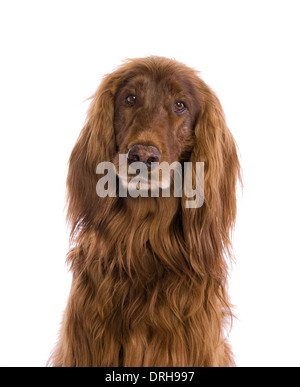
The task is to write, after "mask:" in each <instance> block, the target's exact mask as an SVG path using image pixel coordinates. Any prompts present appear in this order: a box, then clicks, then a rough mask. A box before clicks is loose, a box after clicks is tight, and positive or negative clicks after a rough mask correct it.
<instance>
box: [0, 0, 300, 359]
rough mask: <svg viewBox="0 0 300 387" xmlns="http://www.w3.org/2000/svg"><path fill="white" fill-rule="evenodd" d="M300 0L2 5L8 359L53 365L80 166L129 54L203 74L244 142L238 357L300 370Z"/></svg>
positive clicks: (1, 290) (237, 242)
mask: <svg viewBox="0 0 300 387" xmlns="http://www.w3.org/2000/svg"><path fill="white" fill-rule="evenodd" d="M299 6H300V4H299V1H292V0H282V1H276V0H272V1H267V0H259V1H256V0H251V1H250V0H249V1H247V0H236V1H231V0H221V1H214V0H209V1H208V0H207V1H201V0H197V1H193V0H185V1H182V0H181V1H177V0H171V1H169V0H159V1H157V0H151V1H137V0H130V1H113V0H109V1H108V0H107V1H100V0H99V1H89V0H82V1H75V0H72V1H66V0H59V1H54V0H51V1H50V0H49V1H46V0H43V1H41V0H39V1H30V0H27V1H14V0H6V1H5V0H4V1H1V3H0V39H1V46H0V50H1V52H0V55H1V59H0V66H1V70H0V82H1V83H0V111H1V114H0V133H1V139H0V141H1V142H0V153H1V154H0V157H1V160H0V168H1V175H0V178H1V191H0V195H1V201H0V206H1V209H0V210H1V211H0V219H1V222H0V227H1V232H0V237H1V246H0V256H1V266H0V314H1V315H0V365H1V366H4V365H8V366H44V365H45V363H46V361H47V359H48V356H49V353H50V351H51V349H52V348H53V346H54V343H55V341H56V337H57V332H58V329H59V323H60V320H61V315H62V312H63V310H64V308H65V304H66V300H67V296H68V292H69V286H70V280H71V276H70V274H68V273H67V267H66V266H65V265H64V260H65V255H66V253H67V251H68V232H67V229H66V226H65V219H64V200H65V178H66V171H67V161H68V157H69V155H70V152H71V150H72V147H73V145H74V143H75V140H76V138H77V136H78V134H79V131H80V130H81V127H82V125H83V122H84V119H85V113H86V110H87V107H88V103H87V102H84V101H85V99H86V98H88V97H89V96H91V94H92V93H93V92H94V90H95V89H96V87H97V86H98V84H99V82H100V80H101V78H102V76H103V75H104V74H105V73H109V72H111V71H112V70H113V69H114V68H115V67H116V66H118V65H119V64H120V63H121V62H122V60H123V59H125V58H134V57H140V56H146V55H151V54H154V55H162V56H167V57H172V58H175V59H177V60H179V61H181V62H184V63H186V64H187V65H189V66H190V67H193V68H196V69H197V70H200V71H201V74H202V78H203V79H204V80H205V81H206V82H207V83H208V84H209V85H210V86H211V87H212V88H213V89H214V90H215V91H216V93H217V95H218V96H219V98H220V100H221V103H222V105H223V108H224V110H225V114H226V118H227V121H228V125H229V127H230V129H231V131H232V133H233V135H234V137H235V139H236V141H237V143H238V146H239V151H240V155H241V164H242V166H243V177H244V186H245V187H244V191H243V193H242V192H241V190H239V202H238V218H237V223H236V229H235V234H234V250H235V257H236V263H235V264H234V265H233V268H232V276H231V280H230V294H231V297H232V301H233V303H234V304H235V305H236V309H235V313H236V315H237V317H238V320H236V321H235V323H234V326H233V329H232V332H231V335H230V338H231V341H232V345H233V349H234V352H235V355H236V361H237V365H238V366H300V350H299V348H300V280H299V274H300V264H299V259H300V246H299V239H300V234H299V231H300V225H299V223H300V205H299V199H300V184H299V179H300V173H299V169H300V142H299V139H300V135H299V132H300V99H299V90H300V77H299V71H300V58H299V51H300V50H299V47H300V43H299V40H300V23H299V12H300V11H299V9H300V8H299Z"/></svg>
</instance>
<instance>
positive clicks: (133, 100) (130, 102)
mask: <svg viewBox="0 0 300 387" xmlns="http://www.w3.org/2000/svg"><path fill="white" fill-rule="evenodd" d="M125 102H126V104H127V105H128V106H133V105H135V103H136V96H135V95H134V94H130V95H128V96H127V97H126V98H125Z"/></svg>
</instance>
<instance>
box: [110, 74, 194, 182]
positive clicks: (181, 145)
mask: <svg viewBox="0 0 300 387" xmlns="http://www.w3.org/2000/svg"><path fill="white" fill-rule="evenodd" d="M198 111H199V103H198V101H197V99H196V96H195V90H194V89H193V86H192V84H190V82H189V81H188V80H187V79H184V77H183V76H182V75H181V74H176V73H171V74H170V73H167V72H166V71H163V70H160V71H159V70H158V71H157V73H156V74H153V73H152V74H151V73H147V72H144V73H142V74H135V75H134V76H131V77H130V78H129V79H126V80H125V81H124V83H123V84H122V86H121V87H120V88H119V90H118V92H117V94H116V96H115V100H114V129H115V139H116V147H117V150H118V152H119V153H121V154H126V155H127V161H128V163H129V164H131V163H132V162H135V161H140V162H143V163H145V164H146V166H147V168H148V170H149V173H150V170H151V163H152V162H157V163H162V162H167V163H168V164H172V163H173V162H174V161H179V162H180V161H184V160H187V159H188V158H189V154H190V152H191V150H192V147H193V144H194V131H193V129H194V123H195V119H196V116H197V114H198ZM115 163H116V164H117V163H118V160H116V159H115ZM130 178H131V177H130V176H129V180H130ZM171 178H172V171H171ZM166 184H167V183H166V182H165V183H164V182H163V181H160V187H165V186H166Z"/></svg>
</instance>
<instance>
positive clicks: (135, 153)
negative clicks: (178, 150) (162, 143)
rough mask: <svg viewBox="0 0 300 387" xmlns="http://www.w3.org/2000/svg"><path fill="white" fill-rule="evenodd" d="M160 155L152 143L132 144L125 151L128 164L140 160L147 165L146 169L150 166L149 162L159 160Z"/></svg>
mask: <svg viewBox="0 0 300 387" xmlns="http://www.w3.org/2000/svg"><path fill="white" fill-rule="evenodd" d="M160 156H161V155H160V152H159V150H158V149H157V148H156V146H154V145H142V144H134V145H132V146H131V147H130V148H129V151H128V153H127V159H128V162H129V164H131V163H133V162H134V161H141V162H143V163H145V164H146V165H147V167H148V169H150V168H151V163H155V162H156V163H158V162H159V160H160Z"/></svg>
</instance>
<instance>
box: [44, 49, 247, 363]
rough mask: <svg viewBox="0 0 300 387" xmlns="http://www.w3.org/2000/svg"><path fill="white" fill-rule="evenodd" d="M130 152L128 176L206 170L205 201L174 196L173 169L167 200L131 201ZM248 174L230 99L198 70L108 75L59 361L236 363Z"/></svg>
mask: <svg viewBox="0 0 300 387" xmlns="http://www.w3.org/2000/svg"><path fill="white" fill-rule="evenodd" d="M120 155H123V158H124V160H125V161H126V165H125V171H127V170H129V168H132V169H133V170H134V168H133V166H134V164H135V163H140V164H139V165H140V168H139V169H141V165H142V166H143V168H144V169H145V168H146V171H147V174H148V176H151V174H153V168H152V165H154V164H155V165H156V166H157V165H160V164H163V163H164V162H165V164H166V163H167V164H168V165H171V164H172V163H177V164H178V165H179V166H183V165H184V164H185V163H187V164H189V165H190V166H191V176H192V178H193V179H194V180H195V179H196V177H197V176H196V175H197V173H196V164H197V163H203V165H204V174H203V184H204V200H203V203H201V205H200V206H196V207H194V208H193V207H192V206H187V202H189V201H191V198H190V197H189V198H188V197H187V195H186V192H185V191H184V190H183V192H182V195H181V197H177V196H176V195H174V181H175V175H176V174H175V173H174V171H173V170H171V172H170V177H169V180H168V179H165V178H164V177H163V176H162V173H160V175H159V178H158V180H157V185H156V186H157V187H158V191H157V192H158V195H155V196H151V195H148V196H147V197H146V196H145V195H144V196H143V195H135V196H133V195H127V196H126V195H123V196H121V195H119V194H118V190H120V187H122V189H123V190H124V187H125V188H126V185H127V188H128V185H130V183H131V182H132V181H134V179H135V178H136V177H137V172H138V169H137V168H136V169H135V170H134V171H135V173H133V174H129V173H128V174H127V176H124V174H121V173H120V168H121V166H120V161H119V160H120V158H119V156H120ZM102 162H109V163H110V164H111V165H113V167H114V168H115V179H116V182H117V183H119V186H118V188H117V189H116V194H115V195H109V194H108V193H107V194H106V195H105V194H104V195H102V196H101V195H99V194H97V192H96V186H97V184H98V183H99V181H100V179H99V178H100V176H102V178H103V177H105V173H104V171H103V170H102V172H101V174H97V173H96V170H97V166H98V165H99V164H100V163H102ZM105 165H106V164H105ZM123 169H124V166H123ZM239 179H240V164H239V159H238V154H237V146H236V144H235V141H234V139H233V136H232V134H231V132H230V131H229V129H228V127H227V125H226V121H225V118H224V113H223V110H222V107H221V104H220V102H219V100H218V98H217V96H216V95H215V93H214V92H213V91H212V90H211V89H210V87H208V86H207V85H206V84H205V83H204V81H203V80H202V79H201V78H200V77H199V75H198V73H197V72H196V71H195V70H193V69H191V68H189V67H187V66H186V65H184V64H182V63H179V62H177V61H175V60H173V59H167V58H162V57H155V56H151V57H147V58H138V59H133V60H127V61H126V62H125V63H124V64H123V65H121V66H120V67H119V68H117V69H116V70H115V71H114V72H112V73H111V74H109V75H107V76H105V77H104V79H103V80H102V82H101V84H100V86H99V88H98V89H97V90H96V92H95V94H94V95H93V97H92V102H91V104H90V108H89V111H88V114H87V120H86V122H85V125H84V127H83V129H82V131H81V133H80V135H79V138H78V140H77V143H76V144H75V147H74V149H73V151H72V153H71V156H70V159H69V170H68V176H67V192H68V194H67V195H68V196H67V200H68V212H67V220H68V222H69V225H70V229H71V231H70V240H71V247H70V251H69V253H68V256H67V262H68V263H69V265H70V270H71V271H72V274H73V280H72V286H71V290H70V295H69V299H68V304H67V307H66V310H65V313H64V317H63V321H62V326H61V331H60V337H59V340H58V343H57V345H56V347H55V349H54V350H53V353H52V356H51V358H50V361H49V364H50V365H52V366H58V367H60V366H67V367H68V366H69V367H75V366H79V367H81V366H82V367H84V366H100V367H119V366H120V367H128V366H134V367H136V366H143V367H144V366H145V367H149V366H160V367H161V366H165V367H190V366H196V367H200V366H205V367H211V366H221V367H223V366H233V365H234V356H233V353H232V349H231V346H230V344H229V342H228V338H227V330H226V329H227V328H230V324H231V321H232V317H233V314H232V305H231V303H230V299H229V296H228V291H227V287H228V263H229V260H230V258H231V255H232V253H231V250H232V248H231V239H230V237H231V231H232V228H233V226H234V222H235V218H236V185H237V182H238V180H239ZM194 180H193V181H194ZM108 183H109V181H108V180H107V184H108ZM107 184H106V186H107ZM120 184H121V185H120ZM145 184H146V188H145V187H144V188H145V189H144V191H143V192H146V193H147V192H148V193H149V192H150V191H151V188H152V187H151V183H145ZM145 184H144V186H145ZM193 184H194V185H193V187H194V186H195V182H194V183H193ZM136 187H137V191H138V187H139V184H137V185H136ZM103 189H104V190H105V184H103ZM165 189H169V191H170V195H168V196H165V195H163V194H162V192H163V191H164V190H165ZM102 191H103V190H102ZM125 191H126V190H125ZM194 192H195V191H194ZM172 193H173V194H172ZM190 207H191V208H190Z"/></svg>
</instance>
